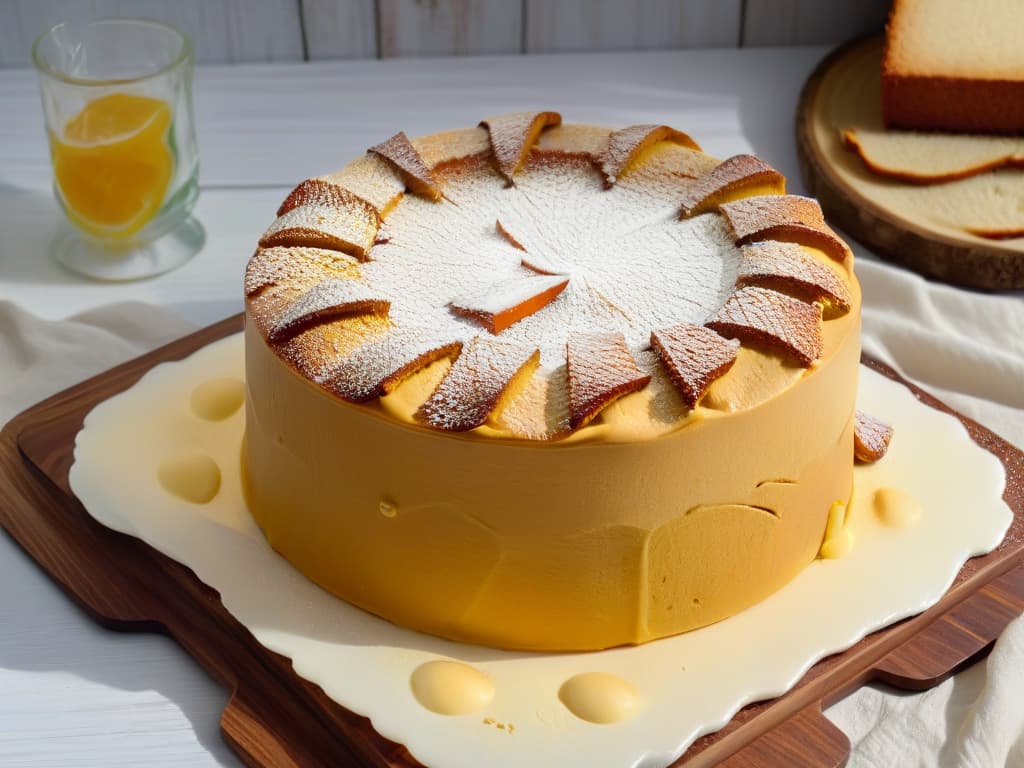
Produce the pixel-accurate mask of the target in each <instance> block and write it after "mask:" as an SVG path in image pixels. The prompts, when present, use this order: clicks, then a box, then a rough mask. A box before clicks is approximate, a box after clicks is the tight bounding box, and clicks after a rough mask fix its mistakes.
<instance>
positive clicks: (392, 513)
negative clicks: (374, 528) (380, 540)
mask: <svg viewBox="0 0 1024 768" xmlns="http://www.w3.org/2000/svg"><path fill="white" fill-rule="evenodd" d="M380 513H381V514H382V515H384V517H398V505H397V504H395V502H393V501H392V500H391V499H381V500H380Z"/></svg>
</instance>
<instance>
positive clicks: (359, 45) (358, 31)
mask: <svg viewBox="0 0 1024 768" xmlns="http://www.w3.org/2000/svg"><path fill="white" fill-rule="evenodd" d="M299 2H300V3H301V4H302V32H303V34H304V35H305V39H306V58H307V59H308V60H310V61H314V60H317V59H375V58H377V54H378V51H377V4H376V2H375V0H299Z"/></svg>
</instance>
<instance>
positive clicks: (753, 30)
mask: <svg viewBox="0 0 1024 768" xmlns="http://www.w3.org/2000/svg"><path fill="white" fill-rule="evenodd" d="M891 4H892V3H891V0H829V2H821V0H746V3H745V7H744V14H743V33H742V36H741V40H742V45H743V46H755V45H819V44H829V45H832V44H836V43H843V42H846V41H847V40H852V39H854V38H857V37H863V36H864V35H866V34H870V33H872V32H879V31H881V30H882V28H883V27H884V26H885V20H886V18H887V16H888V14H889V7H890V5H891Z"/></svg>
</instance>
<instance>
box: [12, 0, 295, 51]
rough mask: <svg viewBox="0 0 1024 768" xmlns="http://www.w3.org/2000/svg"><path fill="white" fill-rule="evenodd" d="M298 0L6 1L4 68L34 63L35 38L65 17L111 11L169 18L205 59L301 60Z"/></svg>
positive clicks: (99, 15) (82, 17)
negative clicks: (32, 57) (32, 52)
mask: <svg viewBox="0 0 1024 768" xmlns="http://www.w3.org/2000/svg"><path fill="white" fill-rule="evenodd" d="M298 2H299V0H260V1H259V2H252V1H251V0H175V2H173V3H169V2H166V0H3V2H2V3H0V67H30V66H32V59H31V50H32V43H33V41H34V40H35V39H36V37H37V36H38V35H40V34H41V33H43V32H44V31H46V30H47V29H49V28H50V27H51V26H53V25H54V24H57V23H58V22H61V21H71V22H82V21H88V20H91V19H99V18H104V17H110V16H129V17H142V18H150V19H156V20H158V21H164V22H167V23H169V24H173V25H174V26H176V27H178V28H179V29H181V30H183V31H184V32H185V34H187V35H188V36H189V37H190V38H192V41H193V43H194V44H195V48H196V58H197V60H198V61H199V62H201V63H203V64H218V63H234V62H250V61H301V60H302V59H303V44H302V28H301V24H300V23H299V6H298Z"/></svg>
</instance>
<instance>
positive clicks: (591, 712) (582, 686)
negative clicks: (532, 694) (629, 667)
mask: <svg viewBox="0 0 1024 768" xmlns="http://www.w3.org/2000/svg"><path fill="white" fill-rule="evenodd" d="M558 698H559V699H560V700H561V702H562V703H563V704H564V705H565V708H566V709H568V710H569V711H570V712H572V713H573V714H574V715H576V717H578V718H580V720H586V721H587V722H588V723H597V724H599V725H608V724H610V723H618V722H620V721H622V720H628V719H629V718H630V717H632V716H633V715H634V714H635V713H636V711H637V710H638V709H639V708H640V694H639V692H638V691H637V690H636V688H635V687H634V686H633V684H632V683H630V682H628V681H626V680H623V679H622V678H621V677H619V676H617V675H613V674H610V673H608V672H584V673H582V674H579V675H574V676H573V677H570V678H569V679H568V680H566V681H565V682H564V683H562V687H561V688H559V689H558Z"/></svg>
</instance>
